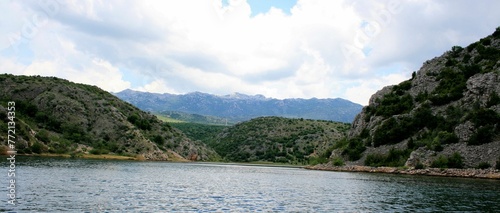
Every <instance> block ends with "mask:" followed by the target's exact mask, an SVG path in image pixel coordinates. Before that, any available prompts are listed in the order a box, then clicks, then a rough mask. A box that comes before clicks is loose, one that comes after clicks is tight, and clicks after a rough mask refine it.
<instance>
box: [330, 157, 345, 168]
mask: <svg viewBox="0 0 500 213" xmlns="http://www.w3.org/2000/svg"><path fill="white" fill-rule="evenodd" d="M332 163H333V165H334V166H343V165H344V160H342V158H339V157H336V158H334V159H333V160H332Z"/></svg>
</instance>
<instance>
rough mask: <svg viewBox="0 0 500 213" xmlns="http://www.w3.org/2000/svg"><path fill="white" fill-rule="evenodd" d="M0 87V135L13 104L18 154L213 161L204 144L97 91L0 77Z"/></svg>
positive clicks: (35, 79)
mask: <svg viewBox="0 0 500 213" xmlns="http://www.w3.org/2000/svg"><path fill="white" fill-rule="evenodd" d="M0 83H1V85H0V101H1V103H2V104H1V106H0V116H1V117H0V120H1V121H2V122H1V123H0V124H1V126H0V129H2V131H1V132H0V137H1V138H2V140H3V139H5V138H6V133H7V131H6V130H5V129H6V128H7V126H6V122H7V121H8V120H7V117H6V108H5V106H7V105H6V103H7V102H8V101H14V102H15V103H16V134H17V138H16V149H17V150H18V152H19V153H44V152H50V153H79V152H80V153H83V152H88V151H90V152H91V153H96V154H99V153H108V152H113V153H116V154H123V155H130V156H137V155H140V156H142V157H144V158H145V159H149V160H172V159H175V158H179V157H182V158H186V159H192V160H209V159H211V158H214V157H215V158H216V157H217V154H216V153H215V152H214V151H213V150H211V149H210V148H208V147H206V146H205V145H204V144H202V143H199V142H193V141H191V140H189V139H188V138H187V137H186V136H185V135H184V134H183V133H182V132H180V131H179V130H177V129H175V128H172V127H171V126H170V125H169V124H167V123H163V122H161V121H159V120H158V119H157V118H156V117H155V116H154V115H151V114H149V113H146V112H143V111H141V110H139V109H137V108H136V107H134V106H132V105H131V104H129V103H126V102H124V101H122V100H120V99H118V98H116V97H115V96H113V95H111V94H110V93H108V92H106V91H103V90H101V89H99V88H98V87H95V86H89V85H84V84H75V83H72V82H69V81H67V80H63V79H59V78H55V77H34V76H30V77H28V76H14V75H0ZM3 141H6V140H3ZM4 145H5V144H4Z"/></svg>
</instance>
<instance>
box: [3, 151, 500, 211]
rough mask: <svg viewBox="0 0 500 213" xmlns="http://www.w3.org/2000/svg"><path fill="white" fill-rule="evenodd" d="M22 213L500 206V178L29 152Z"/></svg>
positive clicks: (20, 180) (21, 180) (21, 187)
mask: <svg viewBox="0 0 500 213" xmlns="http://www.w3.org/2000/svg"><path fill="white" fill-rule="evenodd" d="M2 165H3V166H2V168H3V169H2V168H0V171H1V170H4V172H3V173H5V175H3V178H1V182H0V184H1V186H2V187H1V189H2V190H1V192H0V194H1V196H2V197H1V202H2V203H1V204H0V211H18V212H29V211H32V212H61V211H70V212H259V211H260V212H282V211H283V212H436V211H468V212H470V211H478V212H479V211H481V212H484V211H486V212H495V211H500V181H492V180H477V179H461V178H435V177H422V176H399V175H385V174H365V173H341V172H322V171H309V170H304V169H297V168H276V167H255V166H241V165H217V164H191V163H165V162H133V161H109V160H86V159H60V158H36V157H24V158H21V159H18V162H17V165H16V166H17V174H16V176H17V179H16V181H17V185H16V189H17V196H18V204H17V206H16V207H14V208H13V207H12V206H11V205H9V204H8V203H7V195H6V194H7V186H8V183H7V180H8V178H7V172H8V171H7V170H8V168H7V166H8V165H7V162H6V161H5V159H3V160H2Z"/></svg>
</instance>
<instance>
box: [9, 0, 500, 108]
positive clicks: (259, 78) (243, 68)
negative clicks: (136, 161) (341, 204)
mask: <svg viewBox="0 0 500 213" xmlns="http://www.w3.org/2000/svg"><path fill="white" fill-rule="evenodd" d="M49 2H50V4H51V5H52V7H49V10H47V9H45V10H43V9H42V8H44V7H41V6H40V5H38V4H37V3H35V2H31V1H28V2H17V1H16V2H11V3H5V2H2V3H1V5H2V7H0V14H2V19H1V20H28V23H29V22H30V20H31V22H32V20H34V19H33V17H37V14H46V15H47V19H46V20H45V21H44V22H43V25H42V24H39V25H37V28H36V30H37V33H36V34H33V36H31V37H30V38H29V39H25V40H23V42H22V43H18V44H19V45H18V46H16V48H17V50H16V51H13V49H12V48H7V49H5V47H6V46H7V47H8V45H9V42H10V41H11V40H9V38H12V37H9V35H16V34H17V35H21V33H22V29H23V25H24V24H25V22H23V21H12V22H10V21H9V22H5V21H0V23H1V24H2V26H4V25H5V27H2V29H0V34H1V35H2V36H1V37H0V44H2V46H0V48H4V49H2V51H1V52H0V62H2V68H0V71H3V72H8V73H16V74H21V73H24V74H39V75H53V76H57V77H62V78H66V79H68V80H72V81H77V82H80V83H89V84H94V85H98V86H100V87H102V88H103V89H106V90H109V91H117V90H121V89H125V88H131V87H132V86H131V85H134V86H133V89H139V90H143V91H150V92H160V93H164V92H168V93H187V92H193V91H202V92H208V93H214V94H230V93H233V92H242V93H248V94H263V95H266V96H270V97H277V98H290V97H302V98H311V97H321V98H325V97H331V98H335V97H342V98H347V99H349V100H352V101H354V102H357V103H361V104H367V102H368V99H369V97H370V96H371V94H373V93H374V92H375V91H376V90H378V89H381V88H382V87H383V86H386V85H388V84H396V83H398V82H400V81H402V80H405V79H407V78H408V76H409V75H410V73H411V72H412V71H414V70H417V69H418V68H419V67H420V66H421V64H422V63H423V62H424V60H427V59H431V58H433V57H435V56H438V55H440V54H442V53H443V52H444V51H446V50H448V49H450V48H451V46H453V45H467V44H468V43H470V42H474V41H475V40H478V39H479V38H481V37H484V36H486V35H488V34H490V33H491V32H493V30H494V29H495V28H496V27H497V26H498V20H500V13H498V12H496V8H500V2H498V1H482V2H470V1H464V0H460V1H449V0H447V1H439V2H436V1H413V0H407V1H392V0H385V1H377V2H372V1H369V2H367V1H362V0H353V1H347V0H345V1H329V0H298V1H297V5H295V6H294V7H293V8H292V9H291V10H290V14H285V13H283V11H282V10H280V9H276V8H272V9H271V10H270V11H269V12H267V13H265V14H263V13H261V14H258V15H256V16H254V17H252V16H251V5H249V4H248V3H247V2H246V1H245V0H231V1H229V5H227V6H223V5H222V3H221V1H220V0H211V1H206V0H184V1H157V0H146V1H122V0H110V1H97V0H95V1H93V0H88V1H84V2H81V1H53V2H52V1H49ZM4 6H5V7H4ZM50 8H52V9H50ZM42 21H43V20H42ZM4 44H5V45H4ZM346 50H347V51H348V52H347V53H346ZM349 51H350V52H349ZM387 67H389V68H387ZM121 70H127V72H121ZM130 73H134V75H135V76H137V75H142V76H145V77H144V78H142V79H141V80H139V79H134V78H133V77H132V76H130V75H129V74H130ZM124 79H128V81H131V82H128V81H127V80H124ZM144 79H147V81H146V80H144Z"/></svg>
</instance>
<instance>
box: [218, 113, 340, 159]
mask: <svg viewBox="0 0 500 213" xmlns="http://www.w3.org/2000/svg"><path fill="white" fill-rule="evenodd" d="M348 129H349V124H346V123H338V122H331V121H319V120H307V119H290V118H281V117H261V118H255V119H252V120H250V121H246V122H242V123H239V124H236V125H234V126H232V127H229V128H226V129H224V130H223V131H222V132H220V133H219V134H218V135H217V137H216V138H215V139H213V140H212V141H209V144H210V145H211V146H212V147H213V148H214V149H215V150H216V151H217V152H218V153H219V154H220V155H221V157H223V158H224V159H225V160H227V161H235V162H256V161H266V162H276V163H288V164H308V163H318V161H320V162H322V161H324V160H326V159H327V158H328V156H326V155H325V153H328V151H327V149H328V148H329V147H331V146H332V145H333V144H334V143H335V142H336V141H337V140H339V139H340V138H342V137H345V136H346V132H347V130H348Z"/></svg>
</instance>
